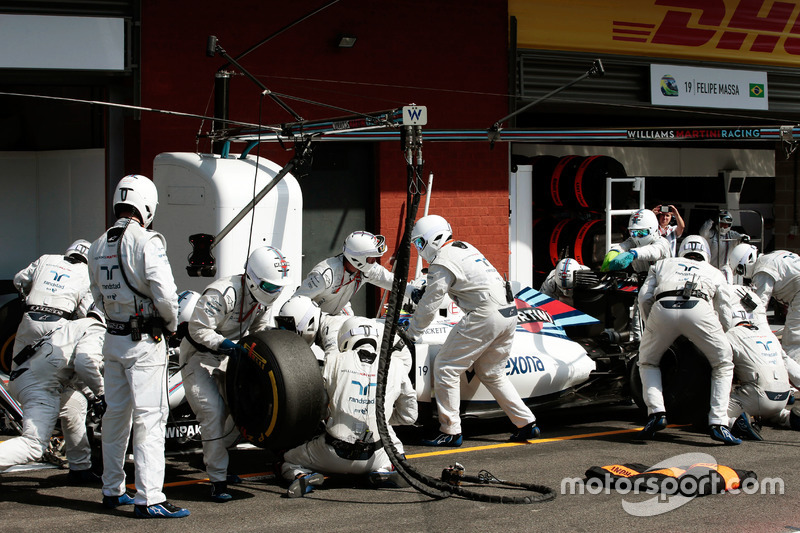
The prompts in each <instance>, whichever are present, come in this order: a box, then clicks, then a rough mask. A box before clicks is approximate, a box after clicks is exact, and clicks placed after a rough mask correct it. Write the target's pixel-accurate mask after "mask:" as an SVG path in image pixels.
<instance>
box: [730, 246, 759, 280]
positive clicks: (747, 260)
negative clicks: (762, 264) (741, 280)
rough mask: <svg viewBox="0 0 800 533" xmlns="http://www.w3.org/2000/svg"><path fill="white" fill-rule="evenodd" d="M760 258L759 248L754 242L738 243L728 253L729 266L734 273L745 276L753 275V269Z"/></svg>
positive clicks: (750, 276)
mask: <svg viewBox="0 0 800 533" xmlns="http://www.w3.org/2000/svg"><path fill="white" fill-rule="evenodd" d="M756 259H758V248H756V247H755V246H753V245H752V244H745V243H742V244H738V245H736V247H735V248H734V249H733V250H731V253H730V255H728V266H730V267H731V270H733V273H734V274H738V275H739V276H742V277H745V278H752V277H753V269H754V267H755V264H756Z"/></svg>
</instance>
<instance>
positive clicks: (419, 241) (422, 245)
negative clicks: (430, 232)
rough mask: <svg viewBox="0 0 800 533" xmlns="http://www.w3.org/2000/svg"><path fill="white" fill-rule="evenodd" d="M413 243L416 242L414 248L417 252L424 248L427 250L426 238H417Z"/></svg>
mask: <svg viewBox="0 0 800 533" xmlns="http://www.w3.org/2000/svg"><path fill="white" fill-rule="evenodd" d="M413 242H414V246H415V247H416V248H417V250H422V249H423V248H425V238H424V237H417V238H416V239H414V241H413Z"/></svg>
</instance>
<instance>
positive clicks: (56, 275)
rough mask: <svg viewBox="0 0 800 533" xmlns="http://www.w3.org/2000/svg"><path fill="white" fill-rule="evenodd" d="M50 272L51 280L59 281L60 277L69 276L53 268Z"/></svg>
mask: <svg viewBox="0 0 800 533" xmlns="http://www.w3.org/2000/svg"><path fill="white" fill-rule="evenodd" d="M50 273H51V274H52V275H53V281H61V278H68V277H69V274H59V273H58V272H56V271H55V270H51V271H50Z"/></svg>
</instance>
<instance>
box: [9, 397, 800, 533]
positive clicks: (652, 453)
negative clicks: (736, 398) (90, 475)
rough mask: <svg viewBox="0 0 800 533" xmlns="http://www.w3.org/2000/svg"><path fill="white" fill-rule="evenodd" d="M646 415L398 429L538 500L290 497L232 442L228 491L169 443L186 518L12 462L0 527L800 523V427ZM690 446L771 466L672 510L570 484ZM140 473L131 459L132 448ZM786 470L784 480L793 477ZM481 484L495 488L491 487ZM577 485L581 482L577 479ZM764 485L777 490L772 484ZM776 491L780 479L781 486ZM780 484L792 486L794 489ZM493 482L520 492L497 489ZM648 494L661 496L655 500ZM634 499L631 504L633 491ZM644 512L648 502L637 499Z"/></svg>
mask: <svg viewBox="0 0 800 533" xmlns="http://www.w3.org/2000/svg"><path fill="white" fill-rule="evenodd" d="M643 422H644V417H643V415H642V414H641V413H640V412H639V411H638V410H637V409H636V408H634V407H631V406H612V407H596V408H592V409H586V408H582V409H572V410H563V411H557V412H550V413H545V414H541V415H539V425H540V426H541V427H542V429H543V431H544V433H543V438H542V439H540V440H538V441H532V442H531V443H528V444H516V443H508V442H507V441H506V439H507V438H508V435H509V433H508V430H509V427H508V421H507V420H496V421H487V420H475V421H466V422H465V425H464V431H465V435H466V436H467V438H466V439H465V441H464V444H463V446H462V447H461V448H453V449H444V450H441V449H432V448H426V447H422V446H417V445H415V444H413V439H414V438H417V435H415V434H414V433H413V432H409V431H402V432H400V433H399V434H400V435H401V438H403V439H404V441H405V442H408V443H409V444H407V445H406V453H407V456H408V459H409V461H410V462H411V464H412V465H413V466H415V467H416V468H417V469H419V470H420V471H422V472H425V473H426V474H429V475H431V476H434V477H439V475H440V474H441V471H442V469H443V468H445V467H447V466H449V465H451V464H453V463H455V462H456V461H457V462H459V463H461V464H463V465H464V466H465V468H466V473H467V474H469V475H476V474H477V473H478V471H479V470H482V469H485V470H488V471H489V472H491V473H492V474H493V475H494V476H496V477H497V478H500V479H505V480H510V481H517V482H524V483H536V484H541V485H546V486H549V487H551V488H553V489H554V490H555V491H556V492H557V493H558V496H557V497H556V499H555V500H554V501H551V502H546V503H533V504H517V505H515V504H497V503H484V502H477V501H472V500H468V499H464V498H462V497H457V496H453V497H450V498H446V499H442V500H433V499H431V498H429V497H427V496H424V495H423V494H421V493H419V492H417V491H415V490H414V489H412V488H405V489H370V488H368V487H366V486H365V485H364V484H362V483H361V482H360V481H359V480H356V479H342V478H339V479H336V478H328V479H327V480H326V482H325V484H324V485H323V486H322V487H320V488H319V489H317V490H316V491H314V492H313V493H312V494H310V495H307V496H306V497H305V498H299V499H287V498H285V497H283V496H282V495H283V494H284V492H285V486H284V485H283V484H281V483H280V482H279V480H278V479H276V478H275V477H274V475H273V474H272V461H273V460H274V457H272V456H271V454H269V453H268V452H266V451H263V450H260V449H236V450H232V452H231V468H230V472H233V473H238V474H241V475H243V477H244V483H243V484H241V485H236V486H232V487H231V490H230V492H231V493H232V494H233V495H234V497H235V498H236V499H235V500H233V501H231V502H228V503H225V504H216V503H212V502H210V501H209V500H208V499H207V496H208V493H209V486H208V485H207V483H204V482H202V480H203V479H205V475H204V472H203V471H202V459H201V456H200V455H199V454H189V455H183V456H170V457H169V458H168V460H167V472H166V485H165V489H164V490H165V493H166V494H167V497H168V498H169V499H170V500H171V501H173V502H174V503H176V504H179V505H182V506H185V507H188V508H189V509H190V510H191V513H192V514H191V516H189V517H187V518H184V519H171V520H163V519H158V520H157V519H151V520H141V519H135V518H133V516H132V508H131V507H130V506H128V507H125V508H120V509H117V510H113V511H109V510H106V509H104V508H102V506H101V505H100V504H99V500H100V489H99V487H69V486H66V471H65V470H57V469H38V470H23V471H14V472H7V473H4V474H0V529H1V530H2V533H12V532H25V533H30V532H36V531H47V532H64V531H85V532H122V531H126V532H130V531H190V532H214V533H220V532H224V531H270V532H274V531H278V532H280V531H287V532H297V531H315V532H319V531H323V532H327V531H348V532H361V531H365V532H366V531H368V532H370V533H374V532H375V531H383V530H387V529H390V530H393V531H402V532H437V533H438V532H451V531H452V532H461V533H463V532H472V531H476V532H478V531H480V532H493V531H514V532H517V531H703V532H708V531H726V532H729V531H737V532H738V531H745V532H747V531H758V532H781V531H800V504H798V496H800V493H799V492H798V487H800V473H798V465H800V433H797V432H792V431H788V430H781V429H773V428H765V429H764V430H763V435H764V437H765V441H764V442H745V443H743V444H742V445H739V446H722V445H718V444H717V443H715V442H713V441H711V440H710V439H709V438H708V437H707V436H706V435H705V434H704V433H701V432H699V431H698V430H697V429H696V428H693V427H690V426H682V427H669V428H668V429H666V430H665V431H664V432H662V434H660V435H663V436H662V437H661V438H659V440H657V441H648V442H643V441H641V440H639V439H638V438H637V437H636V430H637V429H638V428H640V427H641V425H642V424H643ZM684 453H705V454H709V455H711V456H713V457H714V458H716V459H717V460H718V462H719V463H720V464H723V465H727V466H730V467H733V468H737V469H743V470H752V471H754V472H756V474H757V475H758V477H759V480H765V479H766V478H770V479H771V480H773V483H772V485H770V487H775V490H772V488H770V487H767V486H766V484H765V485H762V486H761V487H760V489H759V490H758V491H757V492H756V493H755V494H745V493H740V494H721V495H713V496H705V497H700V498H694V499H689V500H688V501H686V502H685V503H684V504H683V505H681V506H678V507H677V508H675V509H673V510H669V511H668V512H663V513H662V514H658V515H653V514H654V513H655V512H658V511H665V510H666V509H667V506H668V505H669V503H670V502H671V503H674V502H675V500H671V501H670V502H667V501H662V502H661V503H660V504H654V503H653V500H652V499H653V498H655V496H653V495H650V494H619V493H616V492H614V491H608V492H601V493H599V494H597V493H596V492H597V490H594V491H593V492H594V493H590V491H589V490H588V489H587V488H584V493H583V494H571V493H569V492H570V490H569V484H567V485H565V488H567V490H566V491H563V492H562V490H561V488H562V482H563V480H565V479H572V478H580V479H583V477H584V472H585V471H586V470H587V469H588V468H589V467H591V466H602V465H609V464H617V463H642V464H646V465H654V464H656V463H659V462H661V461H665V460H668V459H670V458H672V457H674V456H677V455H680V454H684ZM126 470H127V471H128V481H129V482H132V481H133V477H132V470H133V468H132V464H131V463H130V461H129V462H128V465H127V468H126ZM777 480H780V482H782V484H783V489H782V491H781V490H780V483H778V481H777ZM478 490H483V491H484V492H485V491H486V490H487V489H486V487H483V488H480V489H478ZM573 492H577V490H575V491H573ZM762 492H764V493H762ZM770 492H776V493H777V494H775V493H773V494H770ZM780 492H783V493H782V494H781V493H780ZM491 493H492V494H498V495H520V492H514V491H508V490H496V489H491ZM625 502H628V503H634V504H638V507H637V506H636V505H634V507H628V508H629V509H639V511H644V512H645V514H647V515H648V516H633V515H632V514H629V513H628V512H626V510H625V509H624V508H623V503H625ZM645 502H648V503H645ZM625 505H628V504H627V503H626V504H625ZM633 512H638V511H636V510H634V511H633Z"/></svg>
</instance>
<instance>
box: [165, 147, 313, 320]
mask: <svg viewBox="0 0 800 533" xmlns="http://www.w3.org/2000/svg"><path fill="white" fill-rule="evenodd" d="M153 167H154V168H153V181H154V182H155V184H156V187H157V189H158V199H159V204H158V209H157V210H156V216H155V220H154V222H153V228H154V229H155V230H157V231H159V232H160V233H162V234H163V235H164V236H165V237H166V239H167V255H168V256H169V261H170V264H171V265H172V271H173V275H174V276H175V284H176V285H177V287H178V291H179V292H180V291H183V290H187V289H190V290H194V291H198V292H202V291H203V289H205V287H206V286H207V285H208V284H209V283H211V282H212V281H213V279H216V278H220V277H224V276H231V275H234V274H241V273H242V272H244V264H245V261H246V260H247V257H248V249H249V250H250V251H251V252H252V250H254V249H255V248H257V247H259V246H265V245H270V246H275V247H276V248H279V249H280V250H281V251H282V252H283V254H284V255H285V256H286V257H287V259H288V260H289V264H290V265H291V267H290V271H289V276H290V277H291V279H292V284H291V285H289V286H287V287H286V289H284V291H283V294H281V297H280V298H279V300H278V302H276V303H275V304H274V307H275V308H276V309H279V308H280V305H281V303H282V302H283V301H284V300H286V299H288V298H289V296H291V294H292V293H293V292H294V289H295V287H297V286H298V285H299V284H300V282H301V281H302V273H301V271H302V265H301V261H302V243H303V231H302V228H303V220H302V212H303V196H302V192H301V190H300V185H299V184H298V183H297V180H296V179H295V178H294V176H292V175H291V174H287V175H286V176H284V178H283V179H282V180H281V181H280V182H279V183H278V184H277V185H276V186H275V187H274V188H273V189H272V190H271V191H270V192H269V193H268V194H267V195H266V196H265V197H264V198H262V199H261V201H260V202H259V203H258V204H257V205H256V207H255V209H254V213H255V214H254V215H253V212H250V213H248V214H247V216H245V217H244V218H243V219H242V220H241V221H239V223H238V224H237V225H236V226H235V227H234V228H233V230H232V231H231V232H230V233H228V235H226V236H225V237H224V238H223V239H222V240H221V241H219V244H217V245H216V247H215V248H214V249H213V250H212V254H213V255H214V257H215V259H216V265H217V272H216V275H215V277H214V278H209V277H191V276H189V275H188V273H187V272H186V267H187V266H188V264H189V262H188V257H189V254H190V253H191V252H192V246H191V244H190V243H189V236H190V235H193V234H195V233H208V234H211V235H214V236H216V235H217V234H218V233H219V232H220V231H221V230H222V229H223V228H224V227H225V226H226V225H227V224H228V223H229V222H230V221H231V220H232V219H233V218H234V217H235V216H236V215H238V214H239V212H240V211H241V210H242V208H244V206H246V205H247V204H248V203H249V202H250V201H251V200H252V198H253V196H254V195H256V194H258V193H259V192H260V191H261V190H262V189H263V188H264V187H265V186H266V185H267V184H268V183H269V182H270V181H271V180H272V179H273V178H274V177H275V176H276V175H277V174H278V172H280V170H281V166H280V165H278V164H277V163H274V162H272V161H269V160H268V159H264V158H260V159H259V160H258V171H256V158H255V157H254V156H248V157H247V158H246V159H240V158H238V156H233V155H231V156H229V157H227V158H222V157H221V156H219V155H213V154H196V153H183V152H170V153H163V154H159V155H158V156H156V158H155V161H154V163H153ZM254 177H255V179H256V183H255V188H254V187H253V179H254ZM253 217H255V218H253ZM251 227H252V234H251Z"/></svg>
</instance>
